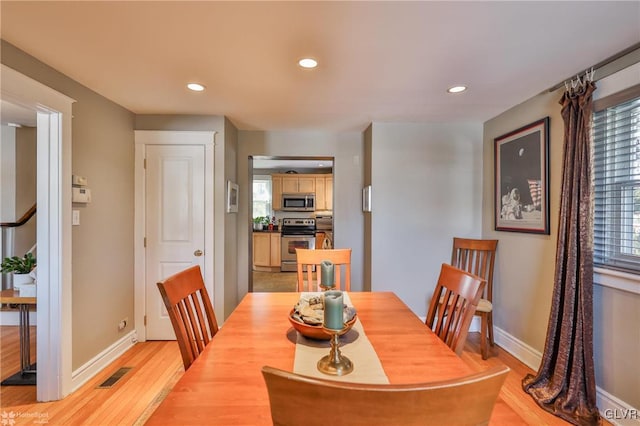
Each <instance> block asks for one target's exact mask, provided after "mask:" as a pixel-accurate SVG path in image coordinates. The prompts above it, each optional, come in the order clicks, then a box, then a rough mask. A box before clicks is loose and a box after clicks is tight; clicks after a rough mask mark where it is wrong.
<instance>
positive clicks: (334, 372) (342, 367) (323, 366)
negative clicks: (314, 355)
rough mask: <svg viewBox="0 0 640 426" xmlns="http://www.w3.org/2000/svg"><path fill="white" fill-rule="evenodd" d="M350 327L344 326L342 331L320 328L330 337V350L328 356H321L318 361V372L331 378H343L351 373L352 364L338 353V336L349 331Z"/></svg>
mask: <svg viewBox="0 0 640 426" xmlns="http://www.w3.org/2000/svg"><path fill="white" fill-rule="evenodd" d="M350 328H351V327H348V326H347V325H346V324H345V326H344V327H343V328H342V330H334V329H331V328H326V327H324V326H323V327H322V330H323V331H324V332H325V333H327V334H329V335H331V350H330V351H329V355H325V356H323V357H322V358H321V359H320V361H318V365H317V367H318V371H320V372H321V373H324V374H329V375H331V376H345V375H347V374H349V373H351V372H352V371H353V363H352V362H351V360H350V359H349V358H347V357H346V356H344V355H342V353H340V348H339V347H338V346H339V345H340V336H342V335H343V334H345V333H346V332H347V331H349V329H350Z"/></svg>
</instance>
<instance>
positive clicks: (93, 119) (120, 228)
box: [2, 40, 134, 370]
mask: <svg viewBox="0 0 640 426" xmlns="http://www.w3.org/2000/svg"><path fill="white" fill-rule="evenodd" d="M2 63H3V64H5V65H7V66H9V67H11V68H13V69H15V70H17V71H19V72H21V73H22V74H25V75H27V76H29V77H31V78H33V79H34V80H37V81H39V82H41V83H43V84H45V85H47V86H49V87H51V88H53V89H55V90H57V91H59V92H60V93H63V94H65V95H67V96H69V97H71V98H73V99H75V100H76V102H75V103H74V104H73V123H72V126H73V127H72V145H73V146H72V168H73V173H75V174H79V175H82V176H85V177H87V179H88V181H89V187H90V188H91V191H92V197H93V201H92V203H90V204H87V205H74V209H78V210H80V223H81V224H80V226H74V227H73V235H72V238H73V239H72V244H73V269H72V275H73V295H72V317H73V323H72V339H73V348H72V368H73V369H74V370H76V369H78V368H79V367H81V366H82V365H84V364H85V363H87V362H88V361H89V360H91V359H92V358H93V357H95V356H96V355H98V354H99V353H100V352H102V351H103V350H105V348H107V347H109V346H110V345H112V344H113V343H115V342H116V341H117V340H118V339H120V337H122V336H123V335H124V334H125V333H127V332H129V331H131V329H132V325H133V321H130V322H129V325H128V326H127V328H126V329H125V330H123V331H120V332H119V331H118V322H119V321H120V320H121V319H123V318H125V317H128V318H129V319H133V238H132V236H133V195H134V194H133V190H134V186H133V120H134V116H133V114H132V113H131V112H129V111H127V110H126V109H124V108H122V107H120V106H118V105H116V104H115V103H113V102H111V101H109V100H108V99H106V98H104V97H102V96H100V95H98V94H97V93H95V92H93V91H91V90H89V89H88V88H86V87H84V86H82V85H81V84H79V83H77V82H75V81H74V80H71V79H70V78H68V77H67V76H65V75H63V74H61V73H59V72H58V71H56V70H54V69H53V68H51V67H49V66H47V65H46V64H44V63H42V62H40V61H38V60H37V59H35V58H33V57H31V56H29V55H28V54H26V53H25V52H23V51H21V50H19V49H17V48H16V47H14V46H12V45H11V44H9V43H7V42H6V41H4V40H3V41H2ZM68 220H71V218H68Z"/></svg>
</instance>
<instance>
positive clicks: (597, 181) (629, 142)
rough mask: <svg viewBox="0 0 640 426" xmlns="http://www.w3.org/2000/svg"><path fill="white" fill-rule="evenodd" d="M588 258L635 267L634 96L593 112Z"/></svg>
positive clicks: (638, 155) (639, 112)
mask: <svg viewBox="0 0 640 426" xmlns="http://www.w3.org/2000/svg"><path fill="white" fill-rule="evenodd" d="M593 143H594V150H593V174H594V201H595V211H594V241H593V242H594V263H595V264H596V265H597V266H602V267H608V268H613V269H621V270H627V271H632V272H640V97H636V98H635V99H631V100H626V101H624V102H621V103H618V104H616V105H613V106H609V107H607V108H605V109H603V110H601V111H597V112H595V113H594V117H593Z"/></svg>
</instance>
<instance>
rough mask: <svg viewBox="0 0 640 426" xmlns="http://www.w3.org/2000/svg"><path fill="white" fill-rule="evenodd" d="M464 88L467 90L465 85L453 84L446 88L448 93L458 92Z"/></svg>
mask: <svg viewBox="0 0 640 426" xmlns="http://www.w3.org/2000/svg"><path fill="white" fill-rule="evenodd" d="M465 90H467V86H453V87H449V88H448V89H447V92H449V93H460V92H464V91H465Z"/></svg>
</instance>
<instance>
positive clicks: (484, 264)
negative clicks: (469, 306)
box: [451, 237, 498, 359]
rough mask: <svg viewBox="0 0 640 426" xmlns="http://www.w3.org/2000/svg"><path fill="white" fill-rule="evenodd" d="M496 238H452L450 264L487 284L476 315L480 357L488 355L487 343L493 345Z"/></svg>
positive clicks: (484, 357)
mask: <svg viewBox="0 0 640 426" xmlns="http://www.w3.org/2000/svg"><path fill="white" fill-rule="evenodd" d="M497 248H498V240H474V239H469V238H457V237H455V238H454V239H453V250H452V253H451V264H452V265H453V266H455V267H456V268H460V269H462V270H464V271H467V272H471V273H472V274H474V275H477V276H479V277H480V278H483V279H484V280H485V281H486V282H487V285H486V286H485V288H484V292H483V295H482V298H481V299H480V302H479V303H478V307H477V308H476V315H478V316H480V320H481V324H480V352H481V353H482V359H487V358H488V356H489V347H488V345H487V342H488V343H489V345H491V346H494V340H493V265H494V263H495V260H496V249H497Z"/></svg>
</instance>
